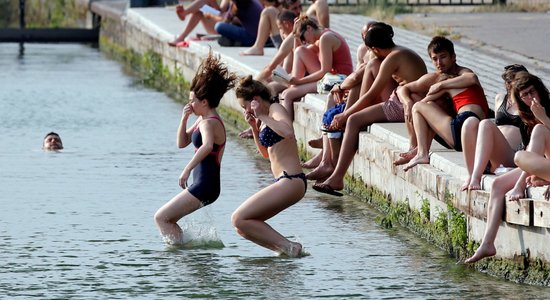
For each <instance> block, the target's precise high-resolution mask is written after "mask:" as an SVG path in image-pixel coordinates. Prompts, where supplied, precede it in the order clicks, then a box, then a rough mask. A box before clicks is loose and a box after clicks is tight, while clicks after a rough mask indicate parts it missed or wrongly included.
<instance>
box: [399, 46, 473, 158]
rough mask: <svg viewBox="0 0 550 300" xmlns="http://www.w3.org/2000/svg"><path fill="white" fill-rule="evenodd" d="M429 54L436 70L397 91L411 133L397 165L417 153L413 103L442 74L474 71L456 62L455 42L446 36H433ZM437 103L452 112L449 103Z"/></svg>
mask: <svg viewBox="0 0 550 300" xmlns="http://www.w3.org/2000/svg"><path fill="white" fill-rule="evenodd" d="M428 55H429V56H430V59H431V61H432V64H433V65H434V67H435V69H436V71H435V72H432V73H428V74H426V75H424V76H422V77H420V78H419V79H418V80H416V81H413V82H410V83H407V84H405V85H404V86H403V87H401V88H400V89H399V90H398V91H397V96H398V97H399V100H401V102H402V103H403V109H404V114H405V125H406V126H407V130H408V133H409V150H408V151H407V152H404V153H400V154H399V158H398V159H396V160H394V161H393V164H394V165H396V166H397V165H402V164H406V163H408V162H409V161H410V160H411V159H412V158H413V157H414V156H415V155H416V150H417V149H416V147H417V141H416V134H415V132H414V127H413V119H412V107H413V105H414V104H415V103H416V102H418V101H419V100H421V99H423V98H424V97H425V96H426V94H427V93H428V91H429V90H430V87H431V86H432V85H434V84H436V83H437V82H438V80H439V79H440V78H441V77H442V76H445V77H456V76H460V75H462V74H466V73H473V72H472V70H470V69H468V68H466V67H463V66H460V65H458V64H457V63H456V53H455V50H454V44H453V42H452V41H451V40H449V39H447V38H446V37H444V36H434V37H433V38H432V40H431V41H430V43H429V44H428ZM436 104H438V105H439V106H440V107H441V108H442V109H443V110H444V111H448V112H449V114H452V108H449V105H448V103H436ZM429 136H430V139H433V138H434V136H435V133H434V132H433V131H430V133H429Z"/></svg>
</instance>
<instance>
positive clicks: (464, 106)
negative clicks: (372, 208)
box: [403, 72, 489, 172]
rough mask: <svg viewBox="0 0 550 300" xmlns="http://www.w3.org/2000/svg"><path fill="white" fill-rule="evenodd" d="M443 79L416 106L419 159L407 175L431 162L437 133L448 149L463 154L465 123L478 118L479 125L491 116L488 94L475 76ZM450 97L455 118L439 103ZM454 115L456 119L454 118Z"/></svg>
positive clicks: (413, 162) (408, 168) (415, 118)
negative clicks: (433, 143) (486, 94)
mask: <svg viewBox="0 0 550 300" xmlns="http://www.w3.org/2000/svg"><path fill="white" fill-rule="evenodd" d="M441 76H442V77H441ZM441 76H440V79H443V80H441V81H439V82H437V83H436V84H434V85H432V86H431V87H430V90H429V91H428V94H427V95H426V97H424V99H422V100H421V101H419V102H416V103H415V104H414V105H413V108H412V118H413V127H414V134H415V135H416V141H417V144H418V147H417V153H416V155H415V156H414V157H413V158H412V159H411V160H410V161H409V162H408V163H407V164H406V165H405V167H404V168H403V170H404V171H405V172H406V171H408V170H410V169H411V168H413V167H414V166H416V165H417V164H428V163H429V162H430V157H429V151H430V147H431V144H432V140H433V138H434V133H435V134H437V135H438V136H439V137H440V138H441V139H442V140H443V141H442V142H443V145H444V146H446V147H447V148H454V149H455V150H457V151H462V143H463V142H464V141H465V139H466V137H467V133H466V131H464V132H465V133H464V134H462V126H463V124H464V122H465V121H466V120H467V119H468V118H475V119H476V120H474V121H475V122H478V123H479V121H481V120H483V119H485V118H486V117H487V116H488V114H489V105H488V104H487V99H486V98H485V92H484V91H483V88H482V87H481V83H480V82H479V80H478V78H477V76H476V75H475V74H474V73H472V72H465V73H463V74H461V75H459V76H457V77H454V78H453V77H452V76H450V78H449V75H447V74H443V75H441ZM447 97H451V98H452V101H453V106H454V110H453V111H452V112H451V114H449V112H448V111H446V110H445V109H444V108H442V107H441V106H440V105H438V104H437V103H436V101H438V100H439V101H445V99H446V98H447ZM454 114H456V116H454V117H453V116H452V115H454Z"/></svg>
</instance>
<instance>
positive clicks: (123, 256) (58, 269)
mask: <svg viewBox="0 0 550 300" xmlns="http://www.w3.org/2000/svg"><path fill="white" fill-rule="evenodd" d="M0 67H1V71H0V131H1V132H2V134H1V140H0V141H1V143H0V295H2V298H10V299H13V298H22V299H28V298H30V297H39V298H44V299H49V298H59V299H66V298H75V299H120V298H140V299H159V298H169V299H170V298H178V299H185V298H218V299H243V298H251V299H310V298H318V297H319V298H333V299H339V298H358V299H368V298H373V299H382V298H418V299H430V298H431V299H455V298H476V299H482V298H487V299H495V298H517V299H520V298H521V299H531V298H549V297H550V292H549V291H548V290H547V289H545V288H542V287H533V286H526V285H521V284H515V283H510V282H506V281H502V280H498V279H495V278H492V277H490V276H487V275H485V274H482V273H479V272H476V271H472V270H470V269H468V268H465V267H464V266H462V265H460V264H456V262H455V260H454V259H452V258H449V257H448V256H447V255H446V254H445V253H444V252H442V251H439V250H438V249H435V248H433V247H432V246H431V245H429V244H428V243H426V242H424V241H423V240H421V239H419V238H417V237H415V236H413V235H412V234H410V233H409V232H408V231H407V230H405V229H402V228H401V229H399V230H387V229H384V228H382V227H381V226H379V225H378V223H377V222H376V219H377V217H378V214H377V212H376V211H375V210H373V209H372V208H371V207H369V206H368V205H366V204H364V203H362V202H360V201H359V200H357V199H355V198H352V197H343V198H332V197H326V196H322V195H319V194H317V193H315V192H314V191H312V190H310V191H308V192H307V194H306V196H305V198H304V200H302V201H301V202H299V203H298V204H297V205H295V206H294V207H292V208H290V209H288V210H287V211H284V212H283V213H282V214H280V215H278V216H276V217H275V218H273V219H272V220H271V221H270V224H271V225H273V226H274V227H275V228H276V229H278V230H280V231H281V232H282V233H283V234H284V235H286V236H288V237H290V238H291V239H295V240H298V241H301V242H302V243H303V245H304V247H305V250H306V251H307V252H308V253H309V254H310V255H308V256H306V257H303V258H299V259H288V258H283V257H278V256H277V255H275V254H274V253H272V252H270V251H268V250H265V249H263V248H260V247H258V246H256V245H255V244H252V243H251V242H248V241H246V240H244V239H243V238H241V237H240V236H238V235H237V234H236V232H235V231H234V230H233V228H232V226H231V223H230V216H231V213H232V211H233V210H235V208H236V207H237V206H238V205H239V204H240V203H241V202H242V201H244V200H245V199H246V198H247V197H248V196H250V195H251V194H253V193H254V192H256V191H258V190H259V189H260V188H261V187H264V186H266V185H268V184H270V183H271V182H272V180H273V179H272V177H271V175H270V171H269V166H268V164H267V162H266V161H265V160H263V159H261V158H259V157H258V155H257V154H256V152H255V151H254V149H253V147H251V143H250V142H248V141H242V140H240V139H239V138H238V137H236V134H235V132H234V131H232V132H231V133H230V135H229V137H228V141H227V148H226V152H225V156H224V161H223V165H222V166H223V168H222V177H223V178H222V194H221V197H220V199H219V200H218V201H217V202H215V203H214V204H213V205H211V206H209V207H207V208H205V209H202V210H201V211H199V212H197V213H195V214H193V215H191V216H190V217H188V218H185V219H184V220H182V221H181V222H180V224H181V225H182V227H184V228H185V230H186V234H187V236H188V238H189V239H190V240H191V241H190V246H188V247H185V248H173V247H167V246H166V245H165V244H164V243H163V241H162V239H161V237H160V236H159V234H158V232H157V229H156V227H155V225H154V222H153V214H154V212H155V211H156V209H157V208H159V207H160V206H161V205H163V204H164V203H165V202H166V201H168V200H169V199H170V198H171V197H172V196H173V195H175V194H176V193H177V192H178V191H179V187H178V176H179V174H180V172H181V170H182V168H183V166H184V165H185V164H186V163H187V161H188V160H189V159H190V157H191V155H192V154H193V149H192V148H188V149H183V150H180V149H177V148H176V145H175V141H176V129H177V126H178V122H179V119H180V114H181V110H182V105H181V104H177V103H175V102H173V101H172V100H171V99H170V98H168V97H166V96H165V95H164V94H162V93H159V92H157V91H153V90H150V89H147V88H145V87H143V86H142V85H140V84H139V83H138V82H136V80H135V79H134V78H132V77H129V76H127V75H126V74H124V72H123V71H122V67H121V66H120V65H119V64H118V63H117V62H114V61H112V60H109V59H108V58H106V57H104V55H103V54H102V53H101V52H99V51H98V50H97V49H94V48H91V47H88V46H85V45H40V44H29V45H25V48H24V51H23V49H20V48H19V46H18V45H15V44H1V45H0ZM49 131H56V132H58V133H59V134H60V135H61V137H62V139H63V143H64V146H65V150H63V151H61V152H60V153H46V152H43V151H41V143H42V138H43V137H44V135H45V134H46V133H47V132H49Z"/></svg>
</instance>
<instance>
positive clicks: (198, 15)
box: [168, 11, 216, 46]
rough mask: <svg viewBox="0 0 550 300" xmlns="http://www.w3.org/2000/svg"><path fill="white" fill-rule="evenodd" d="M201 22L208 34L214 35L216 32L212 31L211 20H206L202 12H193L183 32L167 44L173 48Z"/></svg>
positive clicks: (212, 23) (212, 24)
mask: <svg viewBox="0 0 550 300" xmlns="http://www.w3.org/2000/svg"><path fill="white" fill-rule="evenodd" d="M199 22H202V25H203V26H204V28H205V29H206V31H207V32H208V33H209V34H215V33H216V30H215V29H214V24H215V23H214V22H213V21H212V20H209V19H206V18H205V17H204V15H203V14H202V12H200V11H199V12H195V13H193V14H192V15H191V18H190V19H189V22H187V25H186V26H185V29H184V30H183V32H182V33H181V34H180V35H179V36H178V37H177V38H176V39H175V40H174V41H172V42H170V43H168V44H169V45H170V46H175V45H176V44H177V43H179V42H182V41H184V40H185V39H186V38H187V36H188V35H189V34H190V33H191V31H193V29H195V27H197V24H199Z"/></svg>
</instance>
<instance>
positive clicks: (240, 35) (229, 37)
mask: <svg viewBox="0 0 550 300" xmlns="http://www.w3.org/2000/svg"><path fill="white" fill-rule="evenodd" d="M262 9H263V7H262V4H261V3H260V2H259V1H258V0H231V4H230V6H229V10H228V14H227V15H226V16H225V20H224V21H223V22H217V23H216V25H215V26H214V29H216V32H217V33H219V34H220V35H221V37H220V38H219V39H218V44H220V46H224V47H232V46H233V47H240V46H243V47H248V46H252V45H253V44H254V42H255V41H256V36H257V34H258V24H259V23H260V15H261V13H262ZM235 20H238V22H239V25H235V24H234V22H235Z"/></svg>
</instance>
